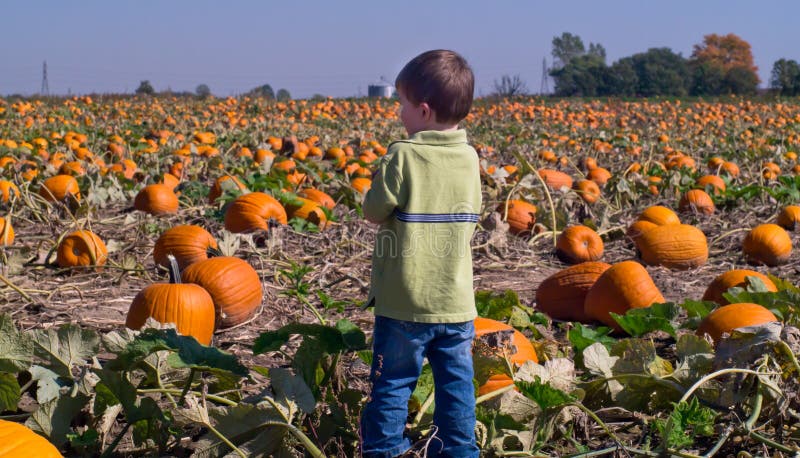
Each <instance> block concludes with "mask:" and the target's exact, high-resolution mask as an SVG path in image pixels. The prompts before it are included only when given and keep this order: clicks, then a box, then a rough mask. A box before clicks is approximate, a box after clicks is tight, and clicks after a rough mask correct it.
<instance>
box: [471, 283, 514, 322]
mask: <svg viewBox="0 0 800 458" xmlns="http://www.w3.org/2000/svg"><path fill="white" fill-rule="evenodd" d="M520 306H521V304H520V302H519V296H518V295H517V293H516V292H514V291H512V290H506V291H505V292H504V293H502V294H495V293H494V292H492V291H477V292H476V293H475V308H476V309H477V310H478V316H482V317H484V318H491V319H493V320H498V321H505V320H507V319H508V318H509V317H511V313H512V312H513V310H514V307H520Z"/></svg>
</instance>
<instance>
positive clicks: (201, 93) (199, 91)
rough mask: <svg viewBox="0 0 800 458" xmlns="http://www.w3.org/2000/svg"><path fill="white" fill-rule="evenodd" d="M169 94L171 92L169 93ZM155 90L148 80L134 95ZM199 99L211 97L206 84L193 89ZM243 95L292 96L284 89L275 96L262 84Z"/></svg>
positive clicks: (154, 92)
mask: <svg viewBox="0 0 800 458" xmlns="http://www.w3.org/2000/svg"><path fill="white" fill-rule="evenodd" d="M170 92H171V91H170ZM155 94H156V90H155V88H154V87H153V85H152V84H151V83H150V81H149V80H143V81H141V82H139V87H137V88H136V95H155ZM173 95H182V96H185V95H192V93H190V92H180V93H173ZM193 95H196V96H198V97H200V98H206V97H211V95H212V94H211V88H209V87H208V85H207V84H200V85H198V86H197V88H195V90H194V94H193ZM245 95H248V96H251V97H263V98H266V99H275V100H278V101H280V102H284V101H287V100H291V99H292V95H291V94H290V93H289V91H288V90H286V89H278V92H277V94H276V93H275V91H274V90H273V89H272V86H270V85H269V84H264V85H261V86H258V87H255V88H253V89H251V90H249V91H247V92H246V93H245Z"/></svg>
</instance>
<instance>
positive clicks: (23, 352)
mask: <svg viewBox="0 0 800 458" xmlns="http://www.w3.org/2000/svg"><path fill="white" fill-rule="evenodd" d="M32 361H33V340H31V338H30V336H28V335H27V334H24V333H21V332H19V331H17V327H16V326H14V322H13V321H12V320H11V316H10V315H6V314H4V313H3V314H0V371H4V372H12V373H17V372H19V371H24V370H25V369H27V368H28V366H30V365H31V362H32Z"/></svg>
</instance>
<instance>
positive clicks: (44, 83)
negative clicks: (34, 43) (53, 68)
mask: <svg viewBox="0 0 800 458" xmlns="http://www.w3.org/2000/svg"><path fill="white" fill-rule="evenodd" d="M39 93H40V94H41V95H50V84H49V83H48V82H47V61H44V64H43V65H42V90H41V91H39Z"/></svg>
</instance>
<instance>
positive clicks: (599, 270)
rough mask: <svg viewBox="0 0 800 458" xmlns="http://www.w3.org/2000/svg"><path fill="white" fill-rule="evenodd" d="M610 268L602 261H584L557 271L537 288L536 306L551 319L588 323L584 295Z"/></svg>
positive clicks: (588, 317) (588, 318) (589, 319)
mask: <svg viewBox="0 0 800 458" xmlns="http://www.w3.org/2000/svg"><path fill="white" fill-rule="evenodd" d="M610 267H611V265H610V264H606V263H604V262H583V263H580V264H577V265H574V266H570V267H567V268H566V269H562V270H559V271H558V272H556V273H554V274H553V275H550V276H549V277H547V278H546V279H545V280H544V281H542V283H541V284H540V285H539V287H538V288H537V289H536V308H537V309H539V310H541V311H542V312H544V313H546V314H547V315H548V316H549V317H550V318H552V319H554V320H564V321H580V322H581V323H588V322H589V321H591V320H592V318H591V317H590V316H589V315H587V314H586V312H585V311H584V307H583V304H584V302H585V301H586V294H587V293H588V292H589V289H590V288H591V287H592V285H594V283H595V282H596V281H597V279H598V278H599V277H600V275H602V274H603V272H605V271H606V270H608V269H609V268H610Z"/></svg>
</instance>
